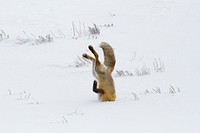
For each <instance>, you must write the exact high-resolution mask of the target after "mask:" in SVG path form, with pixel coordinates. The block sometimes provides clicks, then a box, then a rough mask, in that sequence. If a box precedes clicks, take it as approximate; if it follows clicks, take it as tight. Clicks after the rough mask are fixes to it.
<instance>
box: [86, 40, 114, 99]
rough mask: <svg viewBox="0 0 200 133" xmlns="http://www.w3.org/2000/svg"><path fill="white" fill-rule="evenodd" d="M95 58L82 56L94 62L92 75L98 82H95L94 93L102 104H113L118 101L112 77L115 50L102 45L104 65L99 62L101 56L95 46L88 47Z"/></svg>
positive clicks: (103, 43) (104, 43) (105, 44)
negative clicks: (112, 102)
mask: <svg viewBox="0 0 200 133" xmlns="http://www.w3.org/2000/svg"><path fill="white" fill-rule="evenodd" d="M88 48H89V50H90V51H91V52H92V53H93V55H94V57H95V58H93V57H92V56H90V55H88V54H86V53H84V54H83V55H82V56H83V57H84V58H86V59H88V60H91V61H92V73H93V76H94V77H95V78H96V80H94V81H93V87H92V89H93V92H94V93H97V94H98V98H99V100H100V101H102V102H111V101H115V99H116V91H115V84H114V80H113V77H112V72H113V70H114V67H115V64H116V59H115V54H114V50H113V48H112V47H111V46H110V45H109V44H108V43H106V42H102V43H101V44H100V48H102V49H103V53H104V63H101V62H100V61H99V55H98V53H97V52H96V51H95V50H94V48H93V46H91V45H89V46H88Z"/></svg>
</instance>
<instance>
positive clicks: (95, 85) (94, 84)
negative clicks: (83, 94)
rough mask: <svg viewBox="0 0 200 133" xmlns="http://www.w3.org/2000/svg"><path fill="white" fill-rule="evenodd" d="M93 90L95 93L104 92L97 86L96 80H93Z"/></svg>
mask: <svg viewBox="0 0 200 133" xmlns="http://www.w3.org/2000/svg"><path fill="white" fill-rule="evenodd" d="M93 91H94V92H95V93H100V94H104V90H102V89H98V88H97V81H96V80H94V82H93Z"/></svg>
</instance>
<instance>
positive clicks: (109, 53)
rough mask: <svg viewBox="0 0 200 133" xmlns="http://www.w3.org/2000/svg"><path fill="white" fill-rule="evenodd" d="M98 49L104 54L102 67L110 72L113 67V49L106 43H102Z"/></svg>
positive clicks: (114, 61)
mask: <svg viewBox="0 0 200 133" xmlns="http://www.w3.org/2000/svg"><path fill="white" fill-rule="evenodd" d="M100 47H101V48H102V49H103V53H104V65H105V66H107V68H108V69H109V70H110V71H111V72H112V71H113V70H114V67H115V63H116V60H115V54H114V50H113V48H112V47H111V46H110V45H109V44H108V43H106V42H102V43H101V44H100Z"/></svg>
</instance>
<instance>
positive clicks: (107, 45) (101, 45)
mask: <svg viewBox="0 0 200 133" xmlns="http://www.w3.org/2000/svg"><path fill="white" fill-rule="evenodd" d="M106 47H111V46H110V44H108V43H106V42H102V43H101V44H100V48H102V49H104V48H106Z"/></svg>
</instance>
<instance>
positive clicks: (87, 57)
mask: <svg viewBox="0 0 200 133" xmlns="http://www.w3.org/2000/svg"><path fill="white" fill-rule="evenodd" d="M83 57H84V58H86V59H88V60H91V61H92V62H94V61H95V59H94V58H93V57H91V56H89V55H87V54H83Z"/></svg>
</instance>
